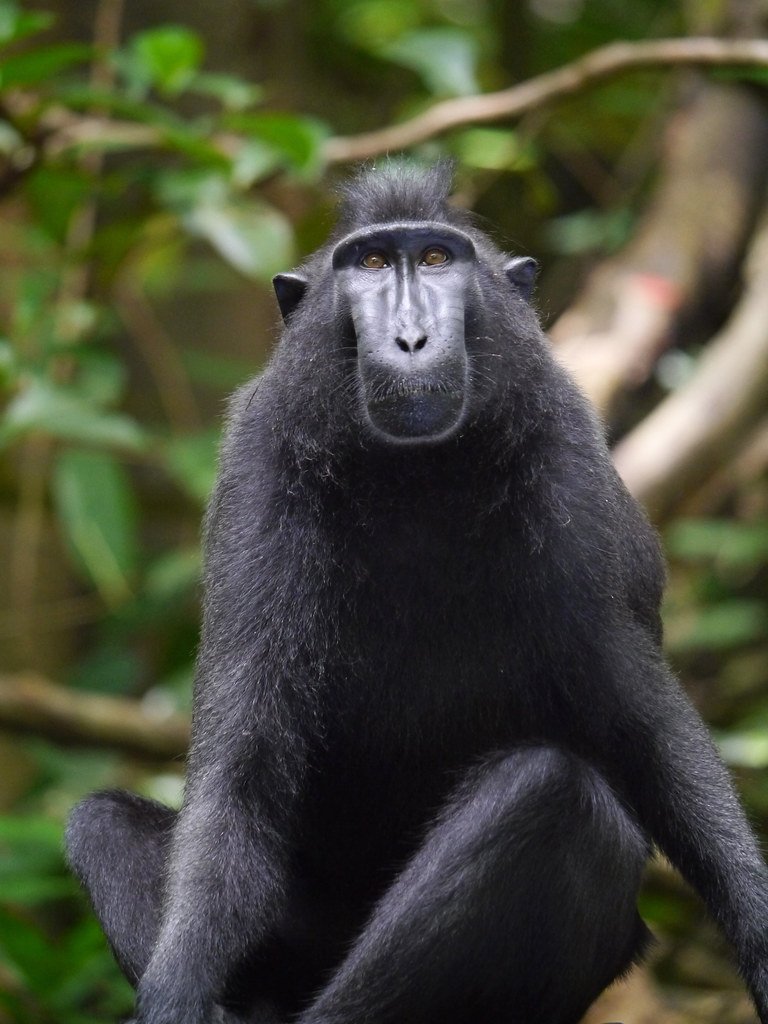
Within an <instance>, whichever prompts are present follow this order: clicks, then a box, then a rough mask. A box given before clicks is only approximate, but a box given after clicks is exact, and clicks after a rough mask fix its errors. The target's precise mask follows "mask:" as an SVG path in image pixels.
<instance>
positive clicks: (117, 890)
mask: <svg viewBox="0 0 768 1024" xmlns="http://www.w3.org/2000/svg"><path fill="white" fill-rule="evenodd" d="M175 821H176V812H175V811H173V810H171V809H170V808H169V807H164V806H163V805H162V804H158V803H155V802H154V801H153V800H146V799H143V798H142V797H138V796H134V795H133V794H132V793H125V792H116V791H113V792H106V793H95V794H94V795H93V796H89V797H88V798H87V799H85V800H83V801H82V802H81V803H80V804H78V805H77V807H75V809H74V810H73V812H72V814H71V816H70V820H69V823H68V826H67V833H66V847H67V856H68V859H69V862H70V864H71V866H72V869H73V871H74V873H75V874H76V875H77V877H78V878H79V879H80V881H81V882H82V884H83V886H84V887H85V889H86V891H87V893H88V895H89V897H90V900H91V904H92V905H93V909H94V912H95V914H96V916H97V918H98V919H99V923H100V924H101V927H102V928H103V930H104V933H105V935H106V937H107V941H108V942H109V944H110V946H111V947H112V951H113V953H114V955H115V959H116V960H117V962H118V964H119V965H120V967H121V969H122V971H123V973H124V974H125V976H126V977H127V978H128V980H129V981H130V982H131V984H133V985H134V986H135V985H136V984H137V982H138V981H139V979H140V978H141V976H142V974H143V973H144V970H145V968H146V966H147V964H148V963H149V959H150V956H151V954H152V950H153V948H154V945H155V942H156V941H157V937H158V933H159V931H160V922H161V917H162V898H163V886H164V881H165V871H166V864H167V858H168V850H169V847H170V841H171V834H172V831H173V826H174V823H175ZM249 1001H250V1003H251V1004H252V1005H251V1007H250V1009H249V1010H246V1011H238V1010H235V1009H232V1008H225V1007H224V1006H217V1007H215V1009H214V1017H213V1019H212V1020H211V1022H210V1024H246V1022H248V1024H250V1022H258V1024H275V1022H276V1020H277V1016H276V1013H275V1010H274V1008H273V1006H272V1004H271V1003H270V1002H269V1001H268V1000H266V999H264V1000H257V999H256V997H255V995H254V994H251V999H250V1000H249ZM129 1024H134V1022H129Z"/></svg>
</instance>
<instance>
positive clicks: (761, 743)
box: [717, 729, 768, 768]
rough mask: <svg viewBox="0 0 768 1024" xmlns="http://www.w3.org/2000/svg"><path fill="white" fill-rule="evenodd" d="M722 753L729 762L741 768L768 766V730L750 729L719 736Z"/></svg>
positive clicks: (718, 742) (718, 740) (718, 741)
mask: <svg viewBox="0 0 768 1024" xmlns="http://www.w3.org/2000/svg"><path fill="white" fill-rule="evenodd" d="M717 745H718V747H719V748H720V753H721V754H722V755H723V757H724V758H725V760H726V761H727V762H728V764H732V765H734V767H740V768H768V731H766V730H765V729H750V730H744V731H736V732H731V733H728V734H727V735H726V734H721V735H719V736H718V737H717Z"/></svg>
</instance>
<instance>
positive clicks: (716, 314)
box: [0, 0, 768, 1024]
mask: <svg viewBox="0 0 768 1024" xmlns="http://www.w3.org/2000/svg"><path fill="white" fill-rule="evenodd" d="M767 23H768V4H766V2H765V0H707V2H706V3H701V2H699V0H672V2H670V0H632V2H631V3H630V2H627V0H525V2H523V0H520V2H518V3H513V2H509V0H315V2H312V3H308V2H306V3H302V2H300V0H216V2H213V0H211V2H206V0H197V2H196V3H192V4H190V3H189V2H188V0H185V2H182V0H151V2H150V0H130V2H129V3H128V2H125V0H49V2H47V3H46V2H43V0H41V2H40V3H37V2H34V3H21V2H18V3H17V2H12V0H0V388H1V389H2V412H1V413H0V565H2V567H3V568H2V579H3V580H4V584H3V587H2V590H1V591H0V1022H6V1021H7V1022H14V1024H102V1022H103V1024H111V1022H114V1021H116V1020H117V1019H118V1018H119V1017H120V1016H121V1015H122V1016H125V1015H127V1014H128V1013H129V1011H130V1007H131V993H130V990H129V988H128V986H127V984H126V983H125V982H124V981H122V980H121V978H120V977H119V975H118V971H117V969H116V967H115V966H114V965H113V962H112V960H111V957H110V955H109V952H108V951H107V949H106V946H105V943H104V941H103V939H102V937H101V934H100V931H99V929H98V927H97V925H96V923H95V921H94V920H93V918H92V917H91V916H90V915H89V913H88V910H87V908H86V906H85V903H84V901H83V899H82V898H81V896H80V895H79V893H78V892H77V888H76V885H75V883H74V882H73V880H72V879H71V878H70V877H69V876H68V874H67V871H66V869H65V867H64V864H63V860H62V855H61V832H62V826H63V822H64V820H65V816H66V814H67V811H68V809H69V808H70V807H71V805H72V804H73V802H74V801H76V800H77V799H78V798H79V797H80V796H82V795H83V794H85V793H86V792H88V791H90V790H93V789H96V788H100V787H110V786H120V787H128V788H131V789H133V790H136V791H139V792H141V793H144V794H146V795H149V796H152V797H154V798H157V799H160V800H163V801H166V802H169V803H172V804H177V803H178V801H179V799H180V795H181V787H182V778H183V774H182V773H183V764H184V762H183V753H184V749H185V744H186V737H187V714H188V710H189V704H190V689H191V681H192V673H193V660H194V655H195V646H196V642H197V630H198V621H199V589H198V581H199V572H200V550H199V535H200V519H201V515H202V512H203V509H204V505H205V500H206V496H207V494H208V492H209V490H210V487H211V484H212V480H213V476H214V472H215V463H216V449H217V442H218V437H219V432H220V429H221V424H222V418H223V414H224V410H225V400H226V396H227V395H228V393H229V392H230V391H231V390H232V389H233V388H234V387H235V386H236V385H238V384H239V383H241V382H243V381H244V380H246V379H247V378H248V377H249V376H250V375H252V374H254V373H256V372H258V370H259V368H260V367H261V366H262V365H263V363H264V361H265V359H266V358H267V357H268V354H269V351H270V348H271V346H272V345H273V343H274V340H275V338H276V335H277V331H278V322H277V321H278V317H277V309H276V304H275V301H274V298H273V296H272V293H271V288H270V285H269V279H270V277H271V275H272V274H273V273H275V272H277V271H279V270H286V269H289V268H290V267H291V266H293V265H295V263H296V262H297V261H298V260H299V259H301V258H302V257H303V256H304V255H305V254H306V253H308V252H310V251H311V250H312V249H313V248H314V247H316V246H317V245H318V244H319V243H320V242H321V241H322V240H323V239H324V238H325V236H326V234H327V232H328V230H329V228H330V226H331V225H332V223H333V216H334V214H333V209H334V200H333V190H334V184H335V183H336V182H337V181H339V180H341V179H342V178H343V177H344V176H345V175H346V174H348V173H349V171H350V167H351V165H352V163H353V162H354V161H355V160H357V159H359V158H361V157H375V156H377V155H381V154H383V153H385V152H387V151H392V152H396V151H397V150H399V149H400V148H401V147H405V149H406V151H407V152H408V154H409V155H410V157H411V158H412V159H414V160H420V161H429V160H432V159H434V158H435V157H437V156H440V155H445V154H448V155H451V156H452V157H453V158H454V159H455V160H456V163H457V179H456V180H457V197H458V199H459V201H460V202H461V203H462V204H464V205H467V206H470V207H472V208H473V209H474V210H475V211H477V213H478V215H479V217H480V218H481V223H483V224H484V225H486V226H487V227H488V229H489V230H490V231H491V232H492V234H493V235H494V237H495V238H496V239H497V241H499V243H500V244H502V245H503V246H505V247H506V248H507V249H508V250H510V251H513V252H516V253H525V254H530V255H533V256H535V257H536V258H537V259H538V260H539V261H540V264H541V268H542V270H541V276H540V282H539V289H538V297H537V302H538V305H539V308H540V311H541V315H542V318H543V320H544V322H545V324H546V325H547V327H548V329H549V330H550V332H551V335H552V337H553V343H554V345H555V348H556V352H557V354H558V356H559V357H560V358H562V360H563V361H564V362H565V363H567V364H568V365H569V366H570V367H571V369H572V370H573V372H574V373H575V375H576V376H577V378H578V379H579V381H580V382H581V384H582V386H583V387H584V389H585V390H586V391H587V392H588V393H589V394H590V396H591V397H592V398H593V399H594V401H595V402H596V403H597V405H598V407H599V408H600V410H601V412H602V414H603V416H604V418H605V420H606V423H607V425H608V429H609V433H610V436H611V439H612V442H613V444H614V445H615V457H616V461H617V465H618V466H619V469H620V471H621V472H622V474H623V475H624V477H625V479H626V481H627V483H628V485H629V486H630V488H631V489H632V490H633V492H634V493H635V494H636V495H637V496H638V497H639V498H640V499H641V500H643V501H644V502H645V503H646V504H647V506H648V508H649V511H650V514H651V516H652V517H653V518H654V520H655V522H656V523H657V525H658V526H659V528H660V530H661V531H662V534H663V538H664V542H665V547H666V550H667V552H668V555H669V559H670V583H669V590H668V598H667V605H666V625H667V636H668V651H669V656H670V658H671V660H672V662H673V664H674V666H675V668H676V670H677V671H678V672H679V674H680V675H681V677H682V679H683V682H684V684H685V686H686V688H687V689H688V691H689V692H690V693H691V694H692V696H693V698H694V700H695V701H696V703H697V705H698V706H699V707H700V708H701V710H702V712H703V714H704V716H705V717H706V719H707V720H708V722H709V723H710V724H711V726H712V728H713V730H714V732H715V734H716V738H717V740H718V743H719V745H720V747H721V750H722V752H723V754H724V756H725V758H726V760H727V761H728V763H729V764H730V766H731V767H732V769H733V771H734V772H735V773H736V775H737V777H738V782H739V786H740V789H741V791H742V793H743V794H744V796H745V799H746V801H747V803H748V806H749V809H750V813H751V815H752V817H753V819H754V822H755V824H756V827H757V828H758V829H759V830H760V831H761V833H762V834H763V835H766V834H767V833H768V771H767V770H766V769H768V518H767V517H766V511H767V510H768V219H767V217H766V196H767V194H766V185H767V183H768V182H767V180H766V177H767V176H766V170H767V168H768V106H767V105H766V85H768V44H767V43H766V42H764V41H762V37H763V36H764V34H765V28H766V24H767ZM702 36H711V37H715V38H716V39H718V40H721V42H722V45H721V46H720V47H719V48H715V49H714V50H713V49H711V48H710V49H709V50H707V48H706V46H704V45H703V44H702V43H701V42H700V41H699V38H698V37H702ZM662 38H675V39H677V40H678V45H677V46H676V47H674V48H666V49H664V48H661V49H660V50H658V51H654V50H649V49H648V46H649V45H650V44H651V43H652V41H653V40H658V39H662ZM617 41H623V42H625V43H626V44H627V46H626V47H624V48H621V49H615V48H614V49H612V50H610V51H607V53H606V51H604V50H601V49H600V48H602V47H604V46H606V45H608V44H612V43H616V42H617ZM705 50H706V53H705ZM593 51H594V55H593V56H592V57H588V56H587V55H589V54H592V53H593ZM707 54H709V55H708V56H707ZM585 58H586V63H585V62H584V59H585ZM579 61H580V62H581V63H578V64H577V65H576V67H575V74H574V75H573V76H571V77H570V78H569V79H568V81H567V82H563V81H562V80H553V79H551V78H539V77H538V76H541V75H543V74H545V73H547V72H551V71H554V70H556V69H558V68H561V67H563V66H566V65H570V64H572V62H579ZM601 62H602V63H601ZM703 64H707V65H708V66H707V67H703V66H702V65H703ZM526 81H531V85H530V86H529V91H528V92H527V93H526V94H525V95H524V96H523V95H522V94H520V93H514V92H508V93H505V94H504V96H503V97H502V104H501V110H500V116H498V115H497V116H493V115H492V113H491V112H490V111H489V109H488V106H487V104H485V101H484V99H483V96H484V94H489V93H493V92H496V91H498V90H508V89H510V88H511V87H514V86H515V84H516V83H523V82H526ZM436 104H439V106H438V107H437V111H438V113H439V114H440V118H441V120H440V125H441V126H444V127H445V130H442V127H439V128H438V129H437V130H433V129H432V128H430V126H429V125H430V122H425V121H423V120H419V117H420V115H421V114H422V113H423V112H424V111H425V110H427V109H429V108H431V107H433V106H434V105H436ZM505 104H506V106H505ZM411 119H415V120H413V121H412V123H411V124H410V128H409V130H408V132H409V133H408V134H406V135H402V136H401V135H398V134H397V133H395V134H394V135H391V134H388V133H387V132H385V131H384V130H385V129H389V128H390V127H392V126H396V125H401V124H403V123H408V122H411ZM369 133H373V134H369ZM379 133H381V134H379ZM642 910H643V913H644V915H645V917H646V918H647V920H648V921H649V923H650V924H651V926H652V928H653V930H654V932H655V933H656V935H657V936H658V944H657V947H656V949H655V952H654V955H653V957H652V959H651V963H650V966H648V967H646V968H643V969H640V970H638V971H636V972H635V974H634V975H633V977H632V979H631V980H630V981H629V982H628V983H627V984H625V985H624V986H622V987H619V988H618V989H616V990H615V991H614V992H612V993H609V994H608V995H607V996H605V997H604V999H603V1001H602V1002H601V1005H600V1007H599V1009H598V1008H596V1009H595V1011H594V1013H593V1014H592V1015H591V1016H590V1018H589V1019H590V1021H592V1022H602V1021H605V1020H608V1019H621V1020H622V1021H624V1022H625V1024H651V1022H653V1024H683V1022H686V1021H697V1022H708V1021H712V1022H713V1024H714V1022H715V1021H717V1022H718V1024H739V1022H742V1021H743V1022H747V1021H750V1020H754V1017H753V1015H752V1011H751V1010H750V1007H749V1003H748V1001H747V1000H746V997H745V996H744V994H743V990H742V988H741V987H740V984H739V981H738V979H737V977H736V975H735V973H734V971H733V969H732V967H731V966H730V958H729V953H728V951H727V949H726V948H725V947H724V944H723V942H722V941H721V939H720V938H719V936H718V935H717V933H716V932H715V929H714V927H713V925H712V924H711V923H710V922H709V921H708V920H707V918H706V915H705V914H704V912H703V910H702V908H701V906H700V905H699V903H698V902H697V900H696V899H695V898H694V897H693V896H692V895H691V894H690V893H689V892H688V891H687V890H686V889H685V887H684V886H683V884H682V883H681V882H680V881H679V879H678V878H677V877H676V876H675V875H674V874H673V873H672V872H671V871H670V870H669V869H668V868H667V867H666V866H665V865H664V864H662V863H658V864H655V865H654V866H653V867H652V869H651V870H650V872H649V877H648V882H647V886H646V888H645V892H644V896H643V907H642Z"/></svg>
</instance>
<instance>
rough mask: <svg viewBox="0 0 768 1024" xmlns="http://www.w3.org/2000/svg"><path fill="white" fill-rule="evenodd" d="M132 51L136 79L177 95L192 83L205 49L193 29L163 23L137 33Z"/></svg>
mask: <svg viewBox="0 0 768 1024" xmlns="http://www.w3.org/2000/svg"><path fill="white" fill-rule="evenodd" d="M128 54H129V61H130V63H129V64H128V71H129V74H130V75H132V76H133V79H134V82H136V83H139V84H140V85H143V86H149V87H154V88H156V89H157V90H158V91H159V92H162V93H166V94H168V95H176V94H178V93H180V92H182V91H183V90H184V89H185V88H186V86H187V85H189V84H190V83H191V81H192V79H193V78H194V76H195V73H196V71H197V70H198V68H199V67H200V65H201V63H202V61H203V57H204V55H205V48H204V46H203V41H202V39H201V38H200V36H199V35H197V33H196V32H193V31H191V29H188V28H185V27H183V26H181V25H162V26H160V27H159V28H153V29H149V30H147V31H146V32H140V33H139V34H138V35H136V36H134V37H133V39H132V40H131V44H130V47H129V49H128Z"/></svg>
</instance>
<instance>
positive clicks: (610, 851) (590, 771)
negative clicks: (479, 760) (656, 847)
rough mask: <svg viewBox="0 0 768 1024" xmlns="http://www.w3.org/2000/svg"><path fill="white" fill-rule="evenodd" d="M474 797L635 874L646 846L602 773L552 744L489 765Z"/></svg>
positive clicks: (532, 747)
mask: <svg viewBox="0 0 768 1024" xmlns="http://www.w3.org/2000/svg"><path fill="white" fill-rule="evenodd" d="M476 785H477V786H478V790H476V792H479V793H483V791H486V793H490V794H491V795H493V797H494V799H495V800H502V801H504V802H506V803H507V806H508V807H509V809H510V811H511V812H513V813H514V815H515V817H516V818H517V820H518V821H520V822H523V823H527V824H528V825H529V826H530V828H531V829H533V828H535V829H536V830H538V831H540V832H541V831H547V832H551V833H552V834H553V836H555V837H557V840H558V841H560V840H562V841H564V842H565V841H567V843H568V844H569V845H570V846H571V848H573V846H574V845H575V846H586V847H589V849H590V851H593V852H597V851H599V850H602V851H605V853H606V855H607V856H613V857H615V858H616V860H617V861H618V862H620V863H622V864H624V865H626V866H629V867H631V869H632V870H633V871H639V870H640V867H641V866H642V864H643V863H644V862H645V860H646V858H647V856H648V850H649V844H648V840H647V838H646V837H645V836H644V834H643V833H642V831H641V829H640V827H639V826H638V825H637V823H636V822H635V821H634V819H633V818H632V816H631V815H630V813H629V812H628V811H627V809H626V808H625V807H624V806H623V805H622V803H621V800H620V799H619V797H618V796H617V794H616V793H615V792H614V790H613V789H612V787H611V785H610V784H609V782H608V781H607V779H606V778H605V777H604V776H603V775H602V773H601V772H600V771H599V770H598V769H597V768H595V767H594V766H593V765H590V764H589V763H588V762H587V761H585V760H584V759H583V758H581V757H580V756H579V755H578V754H576V753H574V752H572V751H570V750H567V749H565V748H563V747H560V746H558V745H555V744H547V743H540V744H534V745H530V746H528V745H526V746H522V747H519V748H517V749H516V750H513V751H510V752H508V753H505V754H502V755H499V756H498V757H496V758H494V759H492V760H491V761H489V762H487V763H486V764H485V765H484V766H483V768H482V769H481V772H480V776H479V778H478V779H477V781H476Z"/></svg>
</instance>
